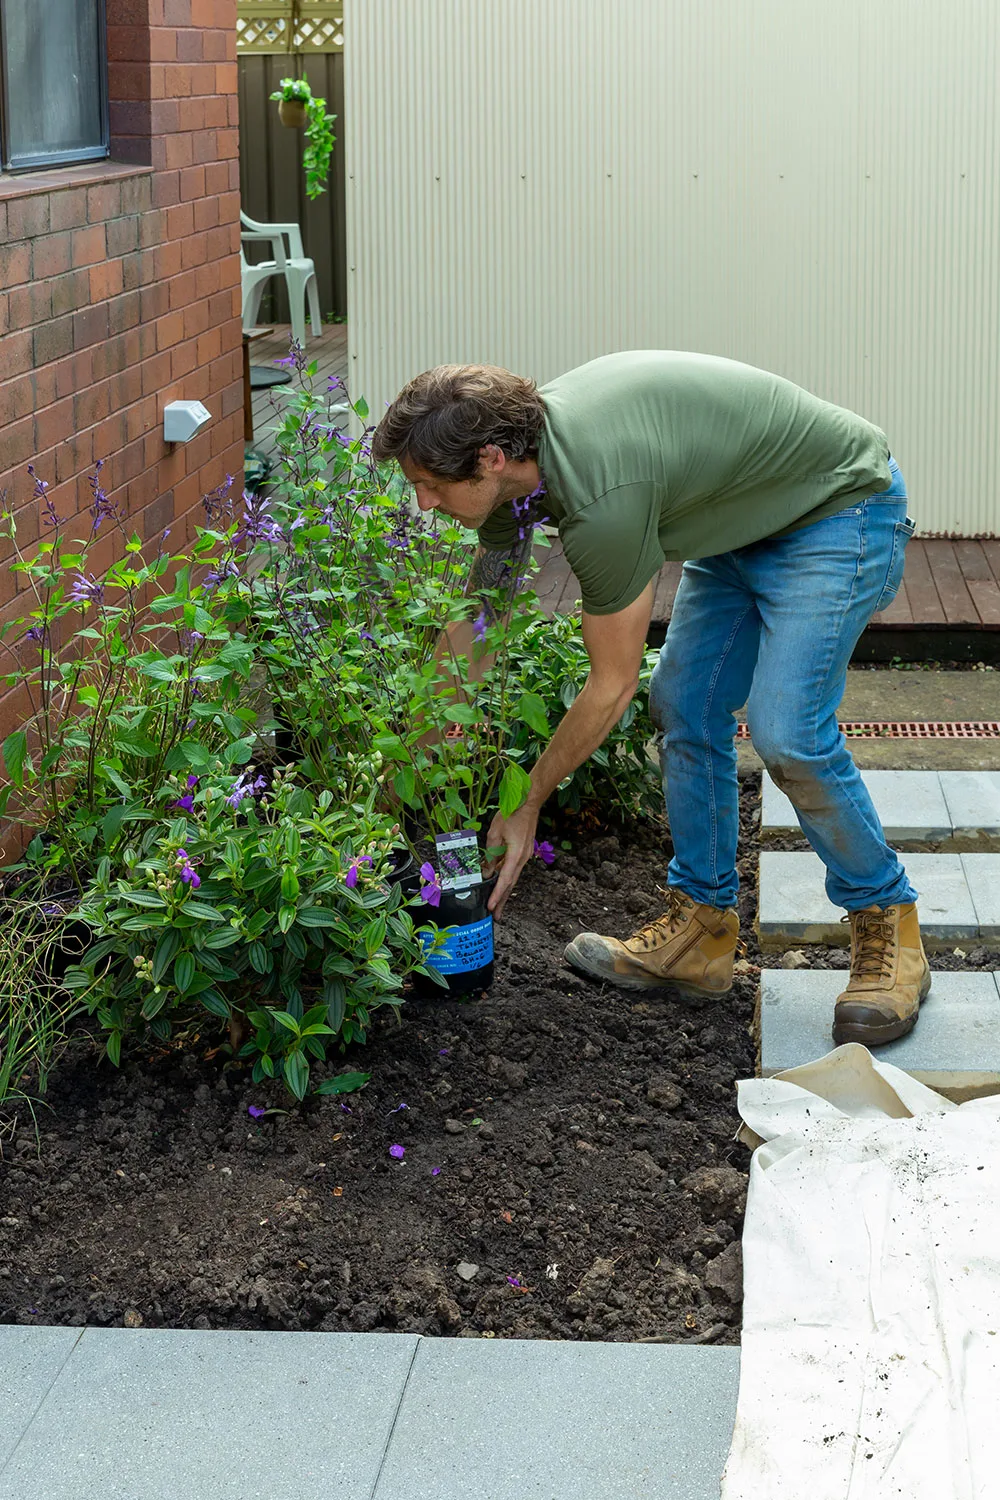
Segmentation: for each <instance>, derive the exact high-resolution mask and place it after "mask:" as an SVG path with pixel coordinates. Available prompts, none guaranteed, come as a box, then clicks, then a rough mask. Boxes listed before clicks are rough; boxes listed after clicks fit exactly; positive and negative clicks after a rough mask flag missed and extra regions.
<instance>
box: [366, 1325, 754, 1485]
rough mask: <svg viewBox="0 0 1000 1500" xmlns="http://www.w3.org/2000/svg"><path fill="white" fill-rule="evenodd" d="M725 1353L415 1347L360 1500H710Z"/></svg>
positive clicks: (719, 1457)
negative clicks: (392, 1423)
mask: <svg viewBox="0 0 1000 1500" xmlns="http://www.w3.org/2000/svg"><path fill="white" fill-rule="evenodd" d="M738 1383H739V1350H738V1349H727V1348H713V1347H711V1346H704V1347H698V1348H685V1347H679V1346H677V1345H667V1344H660V1345H650V1346H644V1345H637V1344H597V1343H584V1344H577V1343H550V1342H548V1341H541V1340H539V1341H535V1342H528V1341H518V1340H508V1339H504V1340H502V1341H500V1340H497V1341H495V1342H494V1341H484V1340H479V1339H476V1340H473V1339H469V1340H465V1339H455V1340H452V1339H437V1340H429V1339H425V1340H423V1341H422V1342H421V1345H420V1349H419V1351H418V1353H417V1358H416V1361H415V1363H414V1367H413V1373H412V1375H411V1377H410V1381H409V1384H408V1385H407V1388H406V1395H405V1397H404V1398H403V1404H402V1407H401V1408H400V1413H399V1418H398V1421H397V1423H396V1427H395V1429H394V1431H393V1435H392V1442H391V1444H390V1447H389V1452H388V1454H387V1456H386V1460H385V1464H384V1466H383V1468H382V1473H381V1476H380V1478H379V1483H378V1488H377V1489H376V1491H375V1495H374V1497H373V1500H414V1496H418V1495H428V1496H430V1495H432V1496H433V1497H434V1500H470V1497H471V1496H475V1497H476V1500H555V1497H558V1500H596V1497H600V1500H626V1497H628V1500H633V1497H635V1496H639V1495H648V1496H651V1497H652V1496H656V1497H657V1500H718V1495H719V1481H720V1476H721V1474H722V1469H723V1465H724V1463H725V1460H726V1455H727V1453H728V1450H729V1444H730V1440H731V1436H732V1429H733V1421H734V1418H735V1414H736V1394H737V1386H738Z"/></svg>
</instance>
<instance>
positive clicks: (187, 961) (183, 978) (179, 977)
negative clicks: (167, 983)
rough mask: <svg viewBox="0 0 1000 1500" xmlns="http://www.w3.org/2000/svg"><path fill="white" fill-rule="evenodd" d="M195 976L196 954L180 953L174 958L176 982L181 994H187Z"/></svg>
mask: <svg viewBox="0 0 1000 1500" xmlns="http://www.w3.org/2000/svg"><path fill="white" fill-rule="evenodd" d="M193 978H194V954H193V953H186V952H185V953H178V955H177V957H176V958H175V959H174V984H175V985H176V986H177V989H178V991H179V993H180V994H182V995H183V994H185V993H186V991H187V990H188V989H189V988H190V986H191V981H192V979H193Z"/></svg>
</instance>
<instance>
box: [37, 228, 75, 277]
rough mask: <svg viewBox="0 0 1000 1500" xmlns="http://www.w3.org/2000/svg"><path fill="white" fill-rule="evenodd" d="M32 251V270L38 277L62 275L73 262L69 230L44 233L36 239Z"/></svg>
mask: <svg viewBox="0 0 1000 1500" xmlns="http://www.w3.org/2000/svg"><path fill="white" fill-rule="evenodd" d="M31 251H32V270H33V273H34V275H35V278H36V279H38V278H40V277H43V276H60V275H62V274H63V273H64V272H65V271H68V270H69V269H70V267H71V266H72V264H73V244H72V238H71V236H70V233H69V231H68V230H63V231H61V232H60V233H58V234H46V235H43V236H42V237H41V238H40V239H37V240H35V242H34V244H33V245H32V247H31Z"/></svg>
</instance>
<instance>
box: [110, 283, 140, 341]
mask: <svg viewBox="0 0 1000 1500" xmlns="http://www.w3.org/2000/svg"><path fill="white" fill-rule="evenodd" d="M138 322H139V293H138V292H137V291H133V292H124V293H123V294H122V295H121V296H120V297H113V298H112V299H111V301H110V302H109V304H108V332H109V333H111V334H112V335H113V334H117V333H124V332H125V330H126V329H128V328H134V327H135V326H136V324H137V323H138Z"/></svg>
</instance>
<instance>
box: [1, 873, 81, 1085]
mask: <svg viewBox="0 0 1000 1500" xmlns="http://www.w3.org/2000/svg"><path fill="white" fill-rule="evenodd" d="M63 932H64V923H63V920H62V915H61V913H60V912H59V911H58V910H56V909H52V910H51V911H46V910H45V909H43V905H42V904H40V903H39V901H38V900H28V899H27V898H26V896H21V897H12V898H9V899H7V900H5V901H4V903H3V905H2V907H0V1106H4V1105H6V1106H8V1107H13V1106H15V1105H18V1104H27V1105H28V1106H29V1107H31V1108H33V1105H34V1103H35V1102H36V1100H37V1098H38V1096H40V1095H42V1094H44V1093H45V1090H46V1088H47V1086H48V1079H49V1075H50V1073H51V1071H52V1068H53V1066H54V1065H55V1063H56V1061H57V1059H58V1057H59V1055H60V1053H61V1052H62V1050H63V1047H64V1046H65V1044H66V1035H67V1029H68V1026H69V1023H70V1021H71V1019H72V1017H73V1015H74V1014H75V1013H76V1012H77V1011H78V1010H79V1009H80V1002H79V1000H78V999H77V998H76V997H73V996H68V995H67V994H66V992H65V991H64V990H61V989H60V987H59V986H58V985H57V984H56V983H54V982H53V980H52V979H51V978H50V977H49V976H50V974H51V973H52V971H53V968H54V967H55V965H56V963H57V961H58V952H59V947H60V942H61V940H62V939H63ZM30 1090H35V1091H37V1092H34V1093H33V1092H29V1091H30Z"/></svg>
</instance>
